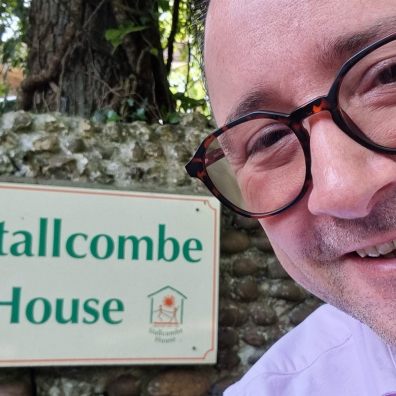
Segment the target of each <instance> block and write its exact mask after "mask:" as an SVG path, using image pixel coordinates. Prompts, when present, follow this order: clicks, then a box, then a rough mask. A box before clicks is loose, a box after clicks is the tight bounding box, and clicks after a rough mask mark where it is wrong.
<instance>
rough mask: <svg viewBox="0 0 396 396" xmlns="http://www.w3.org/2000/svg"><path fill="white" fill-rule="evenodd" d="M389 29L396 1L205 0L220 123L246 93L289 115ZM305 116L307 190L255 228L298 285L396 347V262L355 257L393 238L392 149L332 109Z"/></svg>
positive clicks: (395, 163)
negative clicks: (350, 131)
mask: <svg viewBox="0 0 396 396" xmlns="http://www.w3.org/2000/svg"><path fill="white" fill-rule="evenodd" d="M395 32H396V10H395V2H394V0H365V1H362V0H349V1H345V0H332V1H328V0H300V1H294V0H250V1H248V2H241V1H239V0H211V5H210V7H209V13H208V17H207V23H206V37H205V70H206V76H207V83H208V89H209V95H210V98H211V103H212V107H213V111H214V114H215V117H216V121H217V123H218V124H219V125H222V124H224V123H225V122H226V120H227V118H228V117H229V116H230V114H231V113H232V112H233V110H234V109H235V108H236V107H237V106H238V105H239V104H240V102H241V101H243V98H245V97H246V96H247V95H249V93H251V92H253V91H256V92H258V93H259V95H258V98H257V99H256V105H257V108H256V110H273V111H281V112H286V113H289V112H291V111H293V110H294V109H295V108H296V107H299V106H301V105H302V104H304V103H306V102H308V101H309V100H311V99H313V98H315V97H317V96H321V95H326V94H327V92H328V90H329V87H330V85H331V84H332V82H333V80H334V78H335V75H336V72H337V70H338V68H339V67H340V66H341V65H342V63H343V62H344V61H345V60H346V59H347V58H349V57H350V56H351V55H352V54H353V53H354V52H356V51H358V49H359V48H360V47H362V46H365V45H367V44H370V43H371V42H374V41H376V40H377V39H379V38H382V37H385V36H386V35H388V34H391V33H395ZM395 63H396V60H395ZM395 84H396V76H395ZM252 110H253V109H252ZM307 124H308V132H309V134H310V141H311V142H310V146H311V158H312V169H311V171H312V183H311V187H310V189H309V191H308V193H307V194H306V195H305V197H304V198H303V199H302V200H301V201H299V202H298V203H297V204H296V205H294V206H293V207H292V208H290V209H288V210H287V211H286V212H284V213H282V214H280V215H277V216H275V217H271V218H268V219H265V220H264V219H263V220H261V224H262V226H263V227H264V229H265V230H266V232H267V235H268V237H269V238H270V240H271V242H272V245H273V247H274V249H275V252H276V253H277V256H278V258H279V259H280V261H281V263H282V265H283V266H284V267H285V268H286V270H287V271H288V272H289V274H290V275H291V276H292V277H293V278H294V279H295V280H296V281H298V282H299V283H301V284H302V285H303V286H305V287H306V288H307V289H308V290H310V291H312V292H313V293H314V294H316V295H317V296H319V297H320V298H322V299H324V300H325V301H328V302H330V303H332V304H333V305H335V306H337V307H339V308H341V309H342V310H344V311H346V312H349V313H350V314H352V315H353V316H355V317H357V318H358V319H360V320H362V321H363V322H365V323H367V324H368V325H369V326H371V327H372V328H373V329H374V330H375V331H376V332H377V333H378V334H379V335H381V336H382V337H383V338H384V339H386V340H387V341H389V342H393V343H394V344H396V258H389V255H388V256H387V257H378V258H370V257H365V258H361V257H360V256H359V255H358V254H357V253H356V251H357V250H366V253H367V252H369V251H374V252H376V251H377V250H376V249H375V247H374V246H377V247H378V246H379V245H384V244H387V243H388V245H384V246H381V247H380V250H381V249H383V248H384V249H385V247H386V246H388V247H389V243H391V242H392V241H393V240H395V246H396V210H395V209H396V157H395V156H385V155H381V154H377V153H374V152H372V151H370V150H368V149H366V148H364V147H362V146H360V145H358V144H357V143H356V142H354V141H353V140H351V139H350V138H349V137H348V136H347V135H346V134H345V133H343V132H342V131H341V130H340V129H339V128H338V127H337V126H336V125H335V124H334V122H333V120H332V119H331V116H330V114H329V113H328V112H321V113H318V114H315V115H313V116H311V117H310V118H309V119H308V122H307ZM263 188H265V187H264V186H263Z"/></svg>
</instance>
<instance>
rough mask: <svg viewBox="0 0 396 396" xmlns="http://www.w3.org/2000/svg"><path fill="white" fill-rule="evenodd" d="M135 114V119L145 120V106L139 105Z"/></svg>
mask: <svg viewBox="0 0 396 396" xmlns="http://www.w3.org/2000/svg"><path fill="white" fill-rule="evenodd" d="M135 115H136V119H137V120H140V121H145V120H146V110H145V108H144V107H139V108H138V109H137V110H136V113H135Z"/></svg>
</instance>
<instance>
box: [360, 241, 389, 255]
mask: <svg viewBox="0 0 396 396" xmlns="http://www.w3.org/2000/svg"><path fill="white" fill-rule="evenodd" d="M395 249H396V239H395V240H394V241H391V242H386V243H382V244H380V245H375V246H370V247H368V248H365V249H359V250H357V251H356V253H357V254H358V255H359V256H360V257H362V258H363V257H367V256H369V257H379V256H381V255H383V256H385V255H387V254H388V253H390V252H392V251H393V250H395Z"/></svg>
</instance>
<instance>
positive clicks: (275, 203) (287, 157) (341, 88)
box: [186, 34, 396, 218]
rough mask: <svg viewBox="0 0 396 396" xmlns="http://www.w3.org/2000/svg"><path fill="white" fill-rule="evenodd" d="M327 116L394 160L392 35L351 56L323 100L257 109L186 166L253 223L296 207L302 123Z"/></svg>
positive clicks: (306, 172)
mask: <svg viewBox="0 0 396 396" xmlns="http://www.w3.org/2000/svg"><path fill="white" fill-rule="evenodd" d="M320 111H328V112H329V113H330V114H331V117H332V119H333V121H334V123H335V124H336V125H337V126H338V127H339V128H340V129H341V130H342V131H344V132H345V133H346V134H347V135H348V136H349V137H350V138H351V139H353V140H354V141H355V142H357V143H359V144H361V145H362V146H364V147H366V148H368V149H370V150H373V151H375V152H378V153H384V154H396V34H393V35H391V36H388V37H385V38H383V39H381V40H379V41H377V42H375V43H373V44H371V45H370V46H368V47H366V48H364V49H363V50H361V51H359V52H358V53H357V54H355V55H354V56H353V57H352V58H350V59H349V60H348V61H347V62H346V63H344V65H343V66H342V67H341V69H340V70H339V71H338V73H337V77H336V79H335V81H334V83H333V84H332V86H331V88H330V90H329V92H328V94H327V95H326V96H322V97H319V98H316V99H314V100H312V101H310V102H309V103H307V104H305V105H304V106H302V107H300V108H298V109H296V110H295V111H293V112H292V113H290V114H284V113H277V112H272V111H255V112H253V113H250V114H247V115H245V116H243V117H240V118H238V119H236V120H234V121H232V122H230V123H228V124H226V125H225V126H223V127H221V128H219V129H217V130H216V131H214V132H213V133H211V134H210V135H209V136H207V137H206V138H205V139H204V141H203V142H202V143H201V145H200V146H199V148H198V150H197V152H196V153H195V155H194V156H193V158H192V159H191V161H190V162H189V163H188V164H187V165H186V170H187V172H188V174H189V175H190V176H192V177H197V178H198V179H200V180H201V181H202V182H203V183H204V184H205V185H206V186H207V187H208V189H209V190H210V191H211V192H212V193H213V195H215V196H216V197H217V198H218V199H219V200H220V201H221V202H222V203H223V204H224V205H226V206H227V207H229V208H231V209H232V210H234V211H235V212H237V213H239V214H241V215H244V216H247V217H254V218H263V217H268V216H273V215H275V214H278V213H280V212H283V211H285V210H286V209H288V208H289V207H290V206H292V205H293V204H295V203H296V202H297V201H299V200H300V199H301V198H302V197H303V196H304V194H305V192H306V191H307V189H308V186H309V184H310V181H311V170H310V169H311V158H310V149H309V139H310V138H309V133H308V131H307V128H306V127H305V126H306V125H307V121H306V118H307V117H309V116H311V115H313V114H316V113H318V112H320Z"/></svg>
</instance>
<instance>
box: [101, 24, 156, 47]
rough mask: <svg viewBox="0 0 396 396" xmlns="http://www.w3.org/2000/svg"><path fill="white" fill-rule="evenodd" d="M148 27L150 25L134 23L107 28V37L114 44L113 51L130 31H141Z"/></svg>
mask: <svg viewBox="0 0 396 396" xmlns="http://www.w3.org/2000/svg"><path fill="white" fill-rule="evenodd" d="M145 29H148V26H137V25H134V24H133V23H130V24H128V25H122V26H119V27H118V28H117V29H107V30H106V31H105V39H106V40H107V41H109V42H110V43H111V45H112V46H113V52H114V51H115V50H116V49H117V48H118V47H119V46H120V45H121V44H122V40H124V37H125V36H126V35H128V34H130V33H135V32H141V31H142V30H145Z"/></svg>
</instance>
